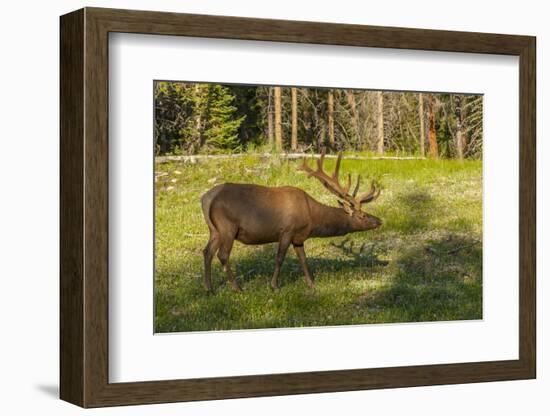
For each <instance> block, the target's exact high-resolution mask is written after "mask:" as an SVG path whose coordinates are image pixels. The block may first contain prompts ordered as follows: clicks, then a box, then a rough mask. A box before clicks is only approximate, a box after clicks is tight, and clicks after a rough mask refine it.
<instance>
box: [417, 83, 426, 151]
mask: <svg viewBox="0 0 550 416" xmlns="http://www.w3.org/2000/svg"><path fill="white" fill-rule="evenodd" d="M418 118H419V119H420V139H419V144H420V156H421V157H424V155H425V153H426V151H425V149H424V143H425V142H426V132H425V131H424V95H423V94H422V93H420V94H418Z"/></svg>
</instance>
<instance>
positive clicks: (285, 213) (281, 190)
mask: <svg viewBox="0 0 550 416" xmlns="http://www.w3.org/2000/svg"><path fill="white" fill-rule="evenodd" d="M324 158H325V153H324V152H323V153H322V154H321V157H320V158H319V159H317V169H316V170H314V169H312V168H311V167H310V166H309V165H308V164H307V161H306V159H305V158H304V160H303V163H302V165H301V166H300V167H299V170H302V171H305V172H306V173H307V174H308V175H309V176H311V177H314V178H316V179H318V180H319V181H320V182H321V183H322V184H323V186H324V187H325V188H326V189H327V190H328V191H329V192H331V193H332V194H334V195H335V196H336V197H337V198H338V204H339V207H338V208H337V207H332V206H328V205H324V204H321V203H320V202H318V201H316V200H315V199H313V198H312V197H311V196H310V195H308V194H307V193H306V192H304V191H303V190H301V189H298V188H295V187H292V186H282V187H266V186H260V185H252V184H236V183H224V184H220V185H217V186H215V187H214V188H212V189H210V190H209V191H208V192H206V193H205V194H204V195H203V196H202V198H201V203H202V211H203V213H204V218H205V220H206V223H207V225H208V228H209V229H210V239H209V240H208V244H207V245H206V247H205V248H204V250H203V254H204V284H205V287H206V290H207V291H209V292H211V291H212V282H211V278H210V276H211V266H212V259H213V257H214V255H215V254H216V253H217V255H218V259H219V260H220V262H221V264H222V266H223V269H224V271H225V273H226V274H227V279H228V280H229V282H230V283H231V286H232V287H233V289H234V290H236V291H241V288H240V286H239V284H238V283H237V281H236V279H235V276H234V275H233V272H232V271H231V266H230V264H229V255H230V254H231V249H232V248H233V242H234V241H235V240H237V241H240V242H241V243H244V244H266V243H278V244H279V245H278V249H277V258H276V262H275V271H274V272H273V278H272V279H271V287H272V288H273V289H274V290H276V289H278V283H277V279H278V277H279V271H280V269H281V264H282V263H283V260H284V258H285V255H286V252H287V249H288V247H289V246H290V245H291V244H292V246H293V247H294V250H295V251H296V255H297V256H298V259H299V261H300V264H301V266H302V269H303V272H304V277H305V281H306V283H307V284H308V286H309V287H311V288H313V287H314V284H313V276H312V274H311V273H310V271H309V269H308V266H307V262H306V254H305V251H304V242H305V241H306V240H307V239H308V238H311V237H333V236H341V235H345V234H348V233H352V232H356V231H366V230H372V229H374V228H377V227H379V226H380V225H381V224H382V221H381V220H380V219H379V218H377V217H375V216H374V215H370V214H368V213H366V212H363V211H361V206H362V205H363V204H366V203H369V202H371V201H373V200H375V199H376V198H377V197H378V195H379V194H380V189H379V187H377V185H376V183H375V182H374V181H373V182H372V183H371V188H370V190H369V191H368V192H365V193H362V194H360V195H357V194H358V191H359V185H360V182H361V176H358V177H357V183H356V185H355V187H354V188H353V191H352V192H351V193H350V190H351V182H352V181H351V174H350V175H348V181H347V185H346V186H342V185H341V184H340V180H339V171H340V163H341V161H342V154H341V153H340V154H339V155H338V159H337V160H336V167H335V169H334V173H333V174H332V175H328V174H327V173H326V172H325V171H324V170H323V161H324Z"/></svg>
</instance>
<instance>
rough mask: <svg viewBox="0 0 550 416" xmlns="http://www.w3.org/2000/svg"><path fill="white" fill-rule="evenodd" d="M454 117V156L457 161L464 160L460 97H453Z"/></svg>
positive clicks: (461, 99)
mask: <svg viewBox="0 0 550 416" xmlns="http://www.w3.org/2000/svg"><path fill="white" fill-rule="evenodd" d="M453 98H454V104H455V117H456V156H457V158H458V159H460V160H462V159H464V131H463V130H464V127H463V124H464V120H463V118H462V101H463V98H462V96H461V95H458V94H457V95H455V96H454V97H453Z"/></svg>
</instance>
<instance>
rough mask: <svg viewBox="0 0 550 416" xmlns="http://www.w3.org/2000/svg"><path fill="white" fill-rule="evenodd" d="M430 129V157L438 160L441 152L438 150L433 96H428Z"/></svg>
mask: <svg viewBox="0 0 550 416" xmlns="http://www.w3.org/2000/svg"><path fill="white" fill-rule="evenodd" d="M428 128H429V131H428V143H429V145H430V157H432V158H434V159H437V158H438V157H439V151H438V149H437V136H436V133H435V99H434V96H433V94H429V95H428Z"/></svg>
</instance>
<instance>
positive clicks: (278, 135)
mask: <svg viewBox="0 0 550 416" xmlns="http://www.w3.org/2000/svg"><path fill="white" fill-rule="evenodd" d="M274 90H275V150H276V151H277V152H280V151H281V150H283V123H282V118H281V87H274Z"/></svg>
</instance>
